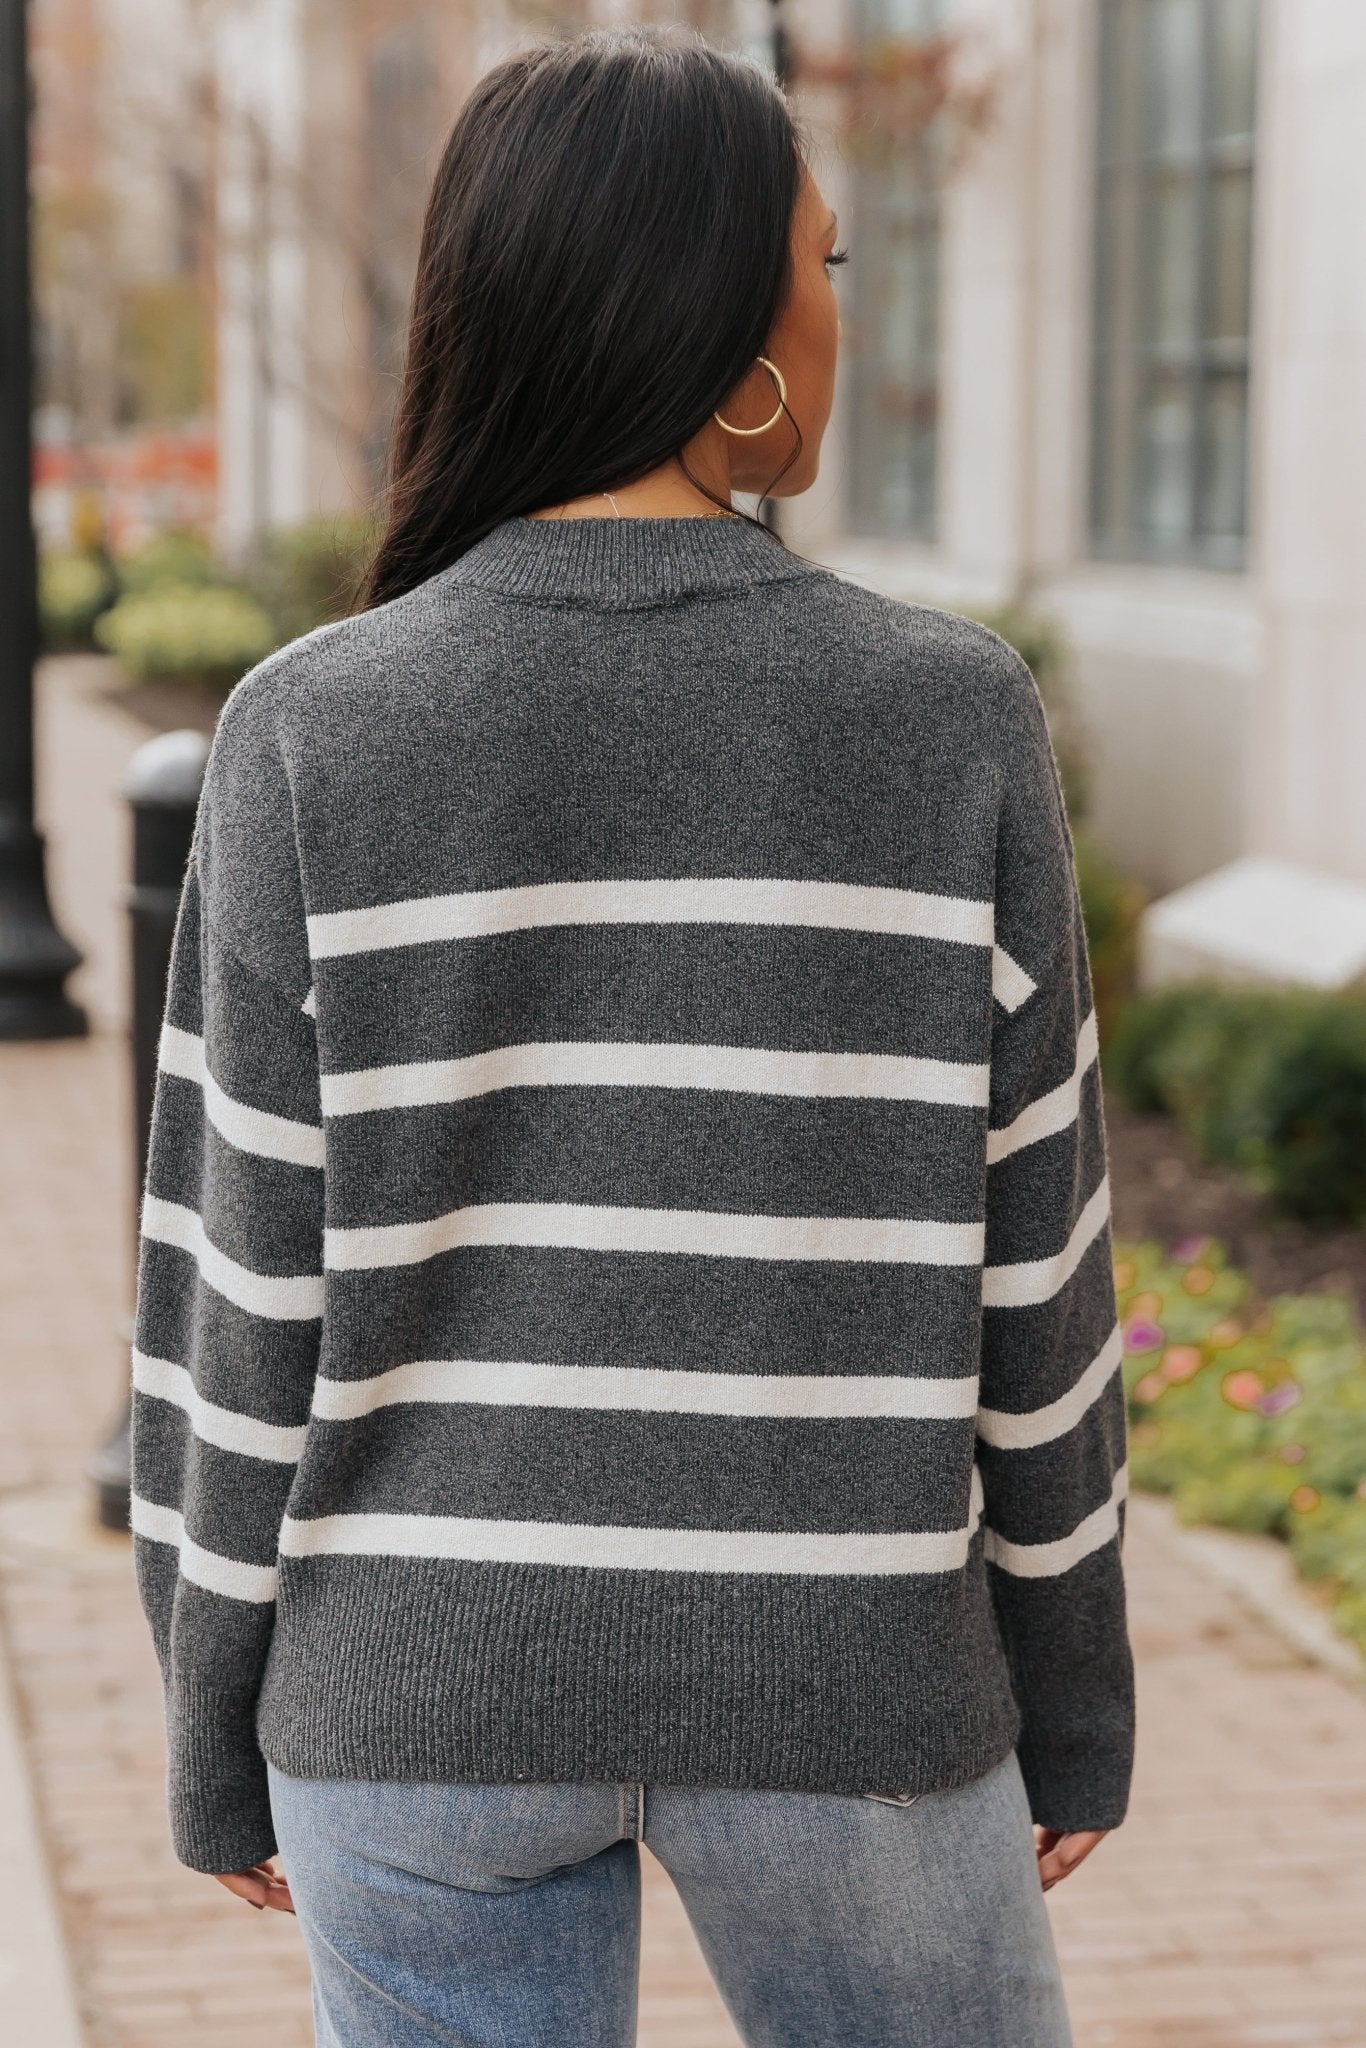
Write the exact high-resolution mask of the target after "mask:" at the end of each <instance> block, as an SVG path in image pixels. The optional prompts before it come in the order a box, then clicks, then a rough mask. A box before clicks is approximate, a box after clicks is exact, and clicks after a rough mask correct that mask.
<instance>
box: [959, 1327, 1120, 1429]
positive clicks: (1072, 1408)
mask: <svg viewBox="0 0 1366 2048" xmlns="http://www.w3.org/2000/svg"><path fill="white" fill-rule="evenodd" d="M1123 1356H1124V1338H1123V1335H1122V1333H1121V1331H1120V1328H1119V1325H1118V1323H1116V1325H1115V1327H1114V1329H1113V1330H1112V1331H1111V1332H1110V1334H1109V1336H1108V1337H1107V1338H1106V1340H1105V1342H1104V1344H1103V1345H1102V1346H1101V1348H1100V1350H1099V1351H1098V1352H1097V1353H1096V1355H1095V1357H1094V1358H1093V1359H1092V1360H1091V1363H1090V1364H1089V1365H1088V1366H1087V1368H1086V1370H1085V1372H1084V1373H1082V1374H1081V1376H1080V1378H1079V1379H1078V1380H1077V1381H1076V1382H1075V1384H1074V1385H1073V1386H1070V1387H1069V1388H1068V1390H1067V1392H1066V1393H1065V1394H1061V1395H1059V1397H1058V1399H1057V1400H1056V1401H1050V1402H1048V1404H1047V1405H1046V1406H1045V1407H1043V1408H1028V1409H1025V1410H1024V1411H1022V1412H1021V1413H1019V1414H1012V1413H1011V1412H1010V1410H1008V1409H1005V1408H979V1409H978V1411H977V1434H978V1436H980V1437H981V1439H982V1441H983V1443H988V1444H993V1445H994V1446H995V1447H996V1449H997V1450H998V1451H1027V1450H1031V1449H1032V1448H1033V1447H1034V1446H1035V1445H1036V1444H1049V1443H1053V1442H1055V1441H1056V1440H1057V1438H1058V1437H1060V1436H1066V1434H1067V1432H1068V1430H1069V1429H1075V1428H1076V1426H1077V1424H1078V1423H1079V1422H1080V1421H1081V1418H1082V1416H1083V1415H1085V1414H1086V1412H1087V1410H1088V1409H1089V1408H1092V1407H1093V1406H1094V1405H1095V1403H1096V1402H1097V1401H1098V1400H1099V1399H1100V1396H1101V1395H1102V1394H1103V1393H1104V1391H1105V1389H1106V1388H1107V1387H1108V1386H1109V1384H1110V1382H1111V1380H1112V1379H1113V1378H1114V1376H1115V1374H1116V1372H1117V1371H1118V1370H1119V1365H1120V1360H1121V1359H1122V1358H1123Z"/></svg>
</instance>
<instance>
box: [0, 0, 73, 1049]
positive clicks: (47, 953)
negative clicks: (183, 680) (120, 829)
mask: <svg viewBox="0 0 1366 2048" xmlns="http://www.w3.org/2000/svg"><path fill="white" fill-rule="evenodd" d="M27 31H28V8H27V0H0V1039H6V1038H8V1039H15V1038H69V1037H72V1036H74V1035H75V1034H77V1033H79V1032H83V1031H84V1030H85V1028H86V1019H85V1012H84V1011H83V1010H82V1009H80V1008H79V1006H78V1005H77V1004H75V1003H73V1002H72V1001H71V999H70V998H69V997H68V996H67V994H66V992H65V990H64V988H63V983H64V982H65V980H66V977H67V975H68V974H69V973H70V972H71V970H72V968H73V967H75V966H76V965H77V964H78V962H79V960H80V957H81V956H80V954H79V953H78V952H77V951H76V948H75V947H74V946H73V945H71V944H69V942H68V941H67V940H66V939H64V938H63V937H62V935H61V933H60V932H59V931H58V930H57V927H56V925H55V924H54V923H53V920H52V912H51V911H50V910H49V908H48V902H47V888H46V885H45V883H44V879H43V842H42V838H41V835H40V834H39V833H38V832H36V831H35V830H34V825H33V666H34V662H35V661H36V659H37V654H38V558H37V550H36V547H35V543H34V538H33V509H32V480H33V419H32V412H33V342H32V334H31V324H30V323H31V319H32V297H31V288H30V272H29V182H28V114H29V85H28V33H27Z"/></svg>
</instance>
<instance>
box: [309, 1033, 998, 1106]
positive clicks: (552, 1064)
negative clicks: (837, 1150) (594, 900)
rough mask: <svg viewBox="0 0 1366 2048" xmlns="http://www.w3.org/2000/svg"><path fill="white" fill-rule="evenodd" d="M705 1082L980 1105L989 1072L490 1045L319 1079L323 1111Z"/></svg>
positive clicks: (755, 1089) (953, 1066)
mask: <svg viewBox="0 0 1366 2048" xmlns="http://www.w3.org/2000/svg"><path fill="white" fill-rule="evenodd" d="M613 1087H622V1088H714V1089H722V1090H728V1091H733V1092H736V1093H749V1094H756V1095H803V1096H869V1097H876V1098H879V1099H882V1100H889V1101H901V1102H945V1103H953V1104H956V1105H959V1106H961V1107H963V1108H985V1106H986V1104H987V1101H988V1099H989V1093H990V1073H989V1069H988V1068H987V1067H985V1066H975V1065H971V1064H969V1063H968V1062H966V1061H959V1060H933V1059H912V1058H907V1057H901V1056H898V1055H894V1054H890V1053H850V1052H777V1051H768V1050H765V1049H763V1048H760V1047H751V1046H744V1045H681V1044H669V1043H661V1044H658V1045H639V1044H614V1043H610V1042H602V1041H591V1040H590V1041H584V1042H579V1043H575V1042H561V1043H547V1044H531V1045H505V1046H499V1047H497V1048H495V1049H494V1050H493V1051H490V1052H482V1053H471V1054H469V1055H467V1056H466V1057H465V1058H463V1059H453V1060H419V1061H414V1062H412V1063H411V1064H408V1065H396V1066H386V1067H365V1068H358V1069H356V1070H355V1071H353V1072H351V1073H346V1074H325V1075H324V1076H323V1079H322V1108H323V1115H324V1116H359V1115H362V1114H364V1113H365V1112H367V1111H371V1110H381V1109H414V1108H420V1107H425V1106H427V1105H429V1104H433V1103H442V1102H464V1101H468V1100H469V1098H470V1097H471V1096H476V1095H488V1094H491V1093H493V1091H494V1090H496V1089H500V1088H613Z"/></svg>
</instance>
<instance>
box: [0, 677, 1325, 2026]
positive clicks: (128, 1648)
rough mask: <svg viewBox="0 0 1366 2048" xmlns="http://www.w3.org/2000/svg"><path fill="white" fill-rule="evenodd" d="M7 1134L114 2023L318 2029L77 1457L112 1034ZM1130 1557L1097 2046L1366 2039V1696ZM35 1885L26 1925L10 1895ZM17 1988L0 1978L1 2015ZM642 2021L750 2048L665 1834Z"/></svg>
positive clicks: (70, 699)
mask: <svg viewBox="0 0 1366 2048" xmlns="http://www.w3.org/2000/svg"><path fill="white" fill-rule="evenodd" d="M89 683H90V671H88V670H82V669H81V668H80V667H79V666H74V667H73V666H72V665H69V664H62V665H60V666H59V667H57V668H54V669H52V670H50V671H49V673H48V676H47V678H46V687H45V692H44V726H43V729H44V735H45V740H46V746H45V756H46V758H47V759H48V760H50V761H61V763H62V764H63V774H62V777H61V779H60V782H59V783H57V784H55V785H52V784H50V785H49V794H48V802H47V818H48V823H49V827H50V829H51V830H52V831H53V832H54V837H55V842H56V845H55V850H56V855H57V858H56V860H55V862H54V872H55V876H56V879H57V883H58V889H59V891H60V897H59V904H60V909H61V912H62V916H63V921H64V923H65V925H66V927H67V929H68V930H69V931H70V932H71V934H72V936H74V937H76V938H77V940H78V941H79V942H80V943H82V944H84V945H86V946H87V947H88V948H89V950H90V956H91V957H90V961H89V964H88V966H87V968H86V969H85V970H83V973H82V981H83V984H84V994H85V997H86V999H87V1000H90V1001H91V1002H92V1005H93V1007H94V1008H95V1010H96V1012H97V1014H98V1016H99V1017H100V1018H101V1019H102V1020H103V1021H104V1023H105V1024H106V1027H111V1026H114V1025H116V1024H117V1022H118V1018H119V1014H120V1009H121V1001H122V982H123V975H122V955H121V947H122V932H121V929H120V927H121V921H122V911H121V895H120V891H121V887H122V881H123V875H124V871H125V864H124V854H123V845H122V823H121V818H120V813H119V809H118V806H117V803H116V802H115V800H114V798H113V796H112V791H113V790H114V789H115V787H116V785H117V782H118V780H119V778H120V777H121V775H122V772H123V769H124V766H125V765H126V762H127V758H128V756H129V754H130V753H131V752H132V750H133V748H134V747H135V746H136V745H137V744H138V742H139V740H140V738H141V737H143V734H142V732H141V730H140V728H138V727H136V726H135V725H133V724H132V723H131V721H129V720H127V719H126V718H124V717H123V716H122V715H121V714H119V713H118V712H116V711H113V710H110V709H109V708H108V707H105V706H101V705H98V704H97V703H95V702H93V701H92V700H91V699H90V698H89V695H88V688H89ZM0 1133H3V1152H2V1153H0V1318H2V1319H3V1320H2V1322H0V1362H2V1363H0V1638H2V1639H3V1642H4V1644H5V1645H6V1646H7V1649H8V1655H9V1661H10V1665H11V1669H12V1672H13V1675H14V1679H15V1682H16V1689H17V1698H18V1712H19V1721H20V1728H21V1734H22V1740H23V1747H24V1754H25V1755H26V1757H27V1762H28V1771H29V1777H30V1782H31V1785H32V1790H33V1795H34V1803H35V1805H36V1809H37V1814H38V1817H39V1820H40V1822H41V1827H42V1832H43V1837H44V1840H45V1843H46V1850H47V1857H48V1860H49V1863H50V1867H51V1870H52V1874H53V1878H54V1881H55V1890H56V1899H57V1904H58V1907H59V1910H60V1916H61V1923H62V1929H63V1932H64V1936H65V1943H66V1951H67V1954H68V1955H69V1957H70V1961H71V1966H72V1968H73V1969H74V1974H75V1978H76V1983H77V1988H78V1993H79V2002H80V2007H81V2010H82V2013H83V2015H84V2023H85V2028H86V2039H87V2042H88V2044H89V2048H188V2044H190V2043H193V2044H194V2048H229V2044H231V2048H240V2044H241V2042H242V2041H243V2040H246V2039H249V2040H250V2041H251V2043H252V2048H308V2044H309V2042H310V2041H311V2038H312V2036H311V2028H310V2024H309V2020H308V1999H307V1972H306V1969H305V1967H304V1964H303V1959H302V1955H301V1952H300V1947H299V1943H298V1938H297V1932H296V1930H295V1929H294V1927H293V1926H292V1925H291V1923H289V1922H288V1921H287V1920H285V1919H284V1918H282V1917H278V1916H275V1915H258V1914H253V1913H249V1912H247V1911H246V1909H244V1908H243V1907H241V1906H240V1905H239V1904H238V1903H237V1902H236V1901H234V1900H232V1899H231V1898H229V1897H228V1895H227V1894H226V1893H225V1892H223V1891H222V1890H221V1888H220V1887H218V1886H216V1885H214V1884H212V1883H211V1882H209V1881H208V1880H206V1879H203V1878H197V1877H194V1876H192V1875H191V1874H190V1873H189V1872H187V1871H184V1870H182V1869H181V1868H180V1867H179V1866H178V1865H177V1864H176V1863H175V1862H174V1860H173V1858H172V1857H171V1854H170V1851H169V1848H168V1847H167V1844H166V1839H165V1826H164V1821H163V1815H162V1791H161V1771H162V1755H161V1721H160V1701H159V1689H158V1683H157V1676H156V1671H155V1666H154V1661H153V1658H152V1653H151V1647H150V1643H149V1641H148V1638H147V1633H146V1630H145V1628H144V1626H143V1622H142V1618H141V1615H140V1614H139V1612H138V1609H137V1604H136V1597H135V1593H134V1589H133V1585H132V1580H131V1574H130V1571H129V1568H128V1557H127V1550H126V1546H125V1545H124V1544H123V1543H122V1542H120V1541H119V1540H118V1539H113V1538H100V1537H98V1536H96V1535H94V1534H93V1533H92V1531H91V1530H90V1527H89V1523H88V1518H87V1514H86V1508H87V1499H88V1495H87V1489H86V1487H85V1485H84V1482H83V1478H82V1474H83V1470H84V1465H85V1462H86V1460H87V1458H88V1457H89V1455H90V1454H91V1452H92V1451H93V1449H94V1448H95V1446H96V1444H97V1443H98V1441H99V1440H100V1437H101V1436H102V1434H103V1432H104V1430H105V1428H106V1427H107V1425H108V1422H109V1420H110V1417H111V1415H112V1413H113V1412H114V1410H115V1408H116V1406H117V1404H118V1402H119V1400H120V1398H121V1392H122V1387H123V1383H124V1375H125V1372H126V1354H125V1352H124V1350H123V1347H122V1344H121V1341H120V1336H119V1326H120V1322H121V1319H122V1318H123V1317H124V1316H126V1314H127V1311H128V1306H129V1294H130V1288H131V1257H130V1251H131V1246H130V1235H131V1221H130V1216H131V1194H130V1191H129V1187H128V1180H129V1172H130V1169H129V1165H128V1156H129V1143H130V1112H129V1109H128V1100H127V1077H126V1058H125V1053H124V1048H123V1046H122V1044H121V1042H120V1040H119V1038H118V1036H117V1033H116V1031H115V1030H114V1029H112V1028H106V1029H104V1030H103V1031H102V1032H100V1033H97V1034H96V1035H95V1036H94V1037H92V1038H91V1039H89V1040H87V1041H83V1042H75V1043H71V1044H66V1045H53V1046H15V1047H0ZM1129 1560H1130V1580H1131V1587H1132V1595H1133V1609H1134V1636H1135V1642H1136V1645H1137V1649H1138V1653H1139V1660H1140V1712H1141V1741H1140V1766H1139V1773H1138V1782H1137V1787H1136V1794H1135V1800H1134V1806H1133V1811H1132V1815H1131V1818H1130V1820H1129V1822H1128V1823H1127V1824H1126V1826H1125V1827H1124V1828H1123V1829H1122V1830H1120V1831H1119V1833H1118V1834H1117V1835H1116V1836H1115V1837H1114V1839H1113V1840H1112V1841H1110V1842H1108V1843H1106V1844H1105V1845H1104V1846H1103V1847H1102V1849H1101V1850H1100V1852H1099V1853H1098V1854H1097V1855H1096V1856H1095V1857H1094V1858H1093V1859H1092V1861H1091V1862H1090V1864H1088V1865H1087V1866H1086V1868H1085V1869H1084V1870H1083V1871H1081V1872H1080V1873H1079V1874H1078V1875H1077V1876H1076V1877H1075V1878H1073V1879H1071V1880H1070V1881H1069V1882H1068V1883H1067V1884H1065V1885H1062V1886H1060V1887H1059V1888H1058V1889H1057V1890H1055V1891H1053V1892H1052V1893H1050V1895H1049V1903H1050V1907H1051V1909H1052V1910H1053V1914H1054V1923H1055V1926H1056V1927H1057V1930H1058V1938H1059V1944H1060V1948H1061V1952H1062V1955H1063V1962H1064V1969H1065V1973H1066V1977H1067V1982H1068V1988H1069V1995H1070V1998H1071V2001H1072V2006H1073V2011H1074V2016H1075V2022H1076V2032H1077V2048H1278V2044H1287V2048H1288V2044H1321V2043H1329V2042H1344V2043H1349V2044H1352V2048H1364V2044H1366V1942H1363V1939H1362V1930H1363V1928H1366V1694H1363V1692H1362V1690H1361V1688H1360V1687H1359V1686H1355V1685H1353V1684H1351V1683H1349V1682H1347V1681H1346V1680H1344V1679H1343V1678H1341V1677H1339V1676H1335V1675H1334V1674H1333V1673H1331V1672H1330V1671H1328V1670H1326V1669H1324V1668H1323V1667H1322V1666H1320V1665H1319V1664H1317V1663H1315V1662H1313V1661H1311V1660H1310V1659H1308V1658H1307V1657H1306V1656H1305V1654H1304V1652H1303V1651H1302V1650H1300V1649H1298V1648H1296V1647H1294V1646H1293V1645H1291V1644H1290V1643H1288V1642H1287V1641H1286V1640H1285V1639H1284V1638H1283V1637H1282V1636H1281V1635H1279V1634H1278V1633H1276V1632H1275V1631H1274V1630H1272V1629H1270V1628H1269V1627H1268V1626H1267V1625H1266V1624H1265V1623H1264V1622H1263V1621H1260V1620H1258V1619H1256V1618H1254V1617H1253V1616H1251V1615H1250V1614H1249V1613H1248V1612H1247V1611H1246V1610H1245V1609H1244V1607H1243V1606H1242V1604H1241V1603H1240V1601H1239V1599H1238V1598H1237V1597H1236V1595H1235V1594H1234V1593H1232V1592H1230V1590H1229V1589H1228V1588H1227V1586H1226V1585H1224V1584H1222V1583H1220V1581H1219V1580H1218V1579H1217V1578H1216V1577H1214V1576H1211V1575H1209V1574H1208V1573H1207V1571H1206V1570H1205V1569H1204V1567H1203V1565H1202V1564H1201V1563H1200V1562H1199V1561H1198V1559H1197V1556H1196V1554H1195V1552H1194V1551H1193V1550H1192V1549H1191V1547H1190V1546H1189V1545H1188V1544H1186V1543H1185V1542H1184V1541H1182V1540H1181V1539H1180V1537H1179V1536H1177V1535H1176V1534H1174V1533H1173V1532H1172V1530H1171V1527H1170V1524H1169V1522H1168V1521H1167V1518H1166V1517H1165V1515H1164V1514H1163V1513H1162V1512H1161V1511H1160V1510H1158V1509H1157V1508H1156V1506H1155V1505H1154V1504H1152V1503H1145V1502H1141V1501H1140V1502H1136V1503H1135V1505H1134V1514H1133V1518H1132V1522H1131V1538H1130V1544H1129ZM2 1700H3V1694H0V1701H2ZM14 1755H15V1752H14V1751H13V1749H11V1750H10V1752H9V1756H10V1758H11V1762H10V1765H9V1769H8V1773H7V1770H6V1750H5V1735H4V1722H3V1720H0V1969H3V1967H4V1965H5V1961H6V1959H8V1960H9V1962H10V1966H11V1968H12V1969H13V1968H18V1969H21V1970H22V1971H23V1972H24V1973H25V1977H24V1982H25V1984H26V1987H27V1989H26V1993H25V1995H33V1996H38V1997H45V1998H47V1999H48V2000H49V2002H50V2009H51V2015H53V2016H52V2017H49V2015H48V2014H43V2015H42V2016H41V2018H40V2019H38V2020H33V2021H28V2020H26V2022H25V2024H24V2025H23V2026H22V2027H21V2028H17V2029H16V2028H14V2027H13V2026H11V2027H9V2028H6V2029H0V2038H3V2039H4V2040H5V2041H6V2043H8V2041H9V2040H10V2039H11V2038H12V2039H14V2040H15V2042H16V2044H19V2043H21V2044H22V2048H30V2044H32V2048H67V2044H68V2042H73V2043H74V2040H75V2038H76V2036H75V2034H74V2032H73V2031H72V2028H73V2025H74V2023H73V2022H72V2021H71V2020H70V2018H69V2011H68V2009H67V2008H66V2007H64V1999H65V1991H64V1984H63V1977H64V1969H63V1961H62V1955H61V1951H60V1948H59V1946H58V1944H57V1943H56V1942H55V1940H54V1939H53V1933H54V1927H53V1915H52V1914H51V1913H50V1912H48V1913H46V1914H44V1912H43V1910H42V1906H43V1895H42V1889H41V1884H40V1883H37V1882H36V1881H35V1879H34V1877H33V1869H34V1867H35V1864H34V1858H35V1848H34V1844H33V1843H32V1841H31V1840H28V1839H26V1838H25V1836H24V1835H23V1833H22V1830H23V1828H24V1827H25V1825H26V1823H25V1820H24V1805H25V1797H24V1795H25V1794H26V1791H27V1788H26V1787H25V1785H24V1782H23V1774H22V1773H20V1772H18V1771H16V1769H15V1768H14V1764H13V1761H12V1759H13V1757H14ZM16 1829H18V1830H20V1832H15V1830H16ZM37 1867H38V1869H39V1870H40V1871H41V1862H38V1864H37ZM7 1886H8V1887H9V1890H8V1892H7V1891H6V1887H7ZM30 1907H31V1908H32V1911H33V1914H34V1917H33V1918H32V1919H31V1920H30V1921H26V1922H23V1923H22V1924H21V1923H20V1922H19V1921H18V1920H17V1919H9V1920H7V1918H6V1914H7V1912H8V1913H14V1912H17V1911H18V1910H20V1909H22V1910H25V1911H28V1910H29V1909H30ZM14 1981H16V1980H15V1979H13V1978H12V1979H11V1986H12V1984H13V1982H14ZM9 1990H10V1987H7V1986H6V1985H5V1984H4V1982H3V1981H2V1980H0V2011H3V2012H4V2015H5V2018H6V2019H7V2020H8V2018H9V2012H10V2010H11V2009H12V2008H11V2007H10V2006H8V2005H7V2004H6V2003H5V2001H6V1998H7V1995H8V1993H9ZM63 2028H66V2031H65V2032H63V2031H62V2029H63ZM639 2038H640V2044H641V2048H735V2036H734V2034H733V2032H732V2030H731V2029H730V2027H729V2025H728V2022H727V2021H726V2019H725V2016H724V2014H723V2013H722V2011H721V2009H720V2006H719V2002H718V2000H717V1998H716V1994H715V1992H714V1990H713V1989H712V1987H711V1985H710V1983H709V1981H708V1979H707V1976H706V1972H705V1970H704V1968H703V1966H702V1964H701V1961H700V1958H699V1957H698V1954H697V1950H696V1947H695V1944H694V1943H693V1940H692V1936H691V1933H690V1931H689V1929H688V1927H687V1923H686V1920H685V1919H684V1916H683V1914H682V1911H681V1908H680V1907H679V1905H678V1902H677V1899H676V1897H675V1895H674V1893H673V1891H672V1888H671V1887H670V1886H669V1884H668V1882H667V1879H665V1878H664V1877H663V1876H662V1874H661V1873H660V1872H659V1871H658V1869H657V1867H656V1866H653V1865H651V1864H650V1862H649V1859H648V1858H647V1895H646V1942H645V1955H644V1963H643V1971H642V1995H641V2025H640V2037H639ZM566 2048H572V2044H566ZM849 2048H856V2044H853V2043H851V2044H849ZM936 2048H938V2044H936Z"/></svg>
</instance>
